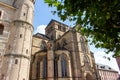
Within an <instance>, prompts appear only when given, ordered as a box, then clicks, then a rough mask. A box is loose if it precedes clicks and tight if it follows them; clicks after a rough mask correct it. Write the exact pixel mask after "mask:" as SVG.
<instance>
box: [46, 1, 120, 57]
mask: <svg viewBox="0 0 120 80" xmlns="http://www.w3.org/2000/svg"><path fill="white" fill-rule="evenodd" d="M44 1H45V3H47V4H48V5H49V6H50V7H52V6H54V7H56V9H57V10H56V11H55V13H56V14H58V16H59V17H60V18H61V20H63V21H64V20H66V19H69V20H70V21H74V22H76V25H78V24H79V26H77V28H76V29H77V30H78V31H79V32H81V33H82V34H83V35H85V36H87V37H91V38H92V43H93V44H94V45H95V46H96V47H97V48H99V47H100V48H105V49H107V52H106V53H108V52H111V51H112V52H114V53H115V54H114V56H119V55H120V51H119V50H120V34H119V33H120V4H119V3H120V0H96V1H92V0H44Z"/></svg>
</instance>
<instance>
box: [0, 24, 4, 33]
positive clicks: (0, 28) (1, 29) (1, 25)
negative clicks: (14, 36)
mask: <svg viewBox="0 0 120 80" xmlns="http://www.w3.org/2000/svg"><path fill="white" fill-rule="evenodd" d="M3 31H4V25H3V24H0V35H2V34H3Z"/></svg>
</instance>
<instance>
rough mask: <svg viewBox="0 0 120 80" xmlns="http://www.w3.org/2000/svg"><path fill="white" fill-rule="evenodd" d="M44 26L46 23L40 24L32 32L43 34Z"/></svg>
mask: <svg viewBox="0 0 120 80" xmlns="http://www.w3.org/2000/svg"><path fill="white" fill-rule="evenodd" d="M46 26H47V25H40V26H38V27H37V29H36V30H35V32H34V33H42V34H45V28H46Z"/></svg>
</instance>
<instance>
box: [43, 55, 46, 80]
mask: <svg viewBox="0 0 120 80" xmlns="http://www.w3.org/2000/svg"><path fill="white" fill-rule="evenodd" d="M43 78H44V79H45V78H47V61H46V57H44V58H43Z"/></svg>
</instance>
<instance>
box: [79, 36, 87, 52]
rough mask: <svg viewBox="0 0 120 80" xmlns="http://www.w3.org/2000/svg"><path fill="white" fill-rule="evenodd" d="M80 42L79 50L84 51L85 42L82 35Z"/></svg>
mask: <svg viewBox="0 0 120 80" xmlns="http://www.w3.org/2000/svg"><path fill="white" fill-rule="evenodd" d="M80 44H81V50H82V51H83V52H86V46H85V45H86V44H85V41H84V38H83V37H80Z"/></svg>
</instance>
